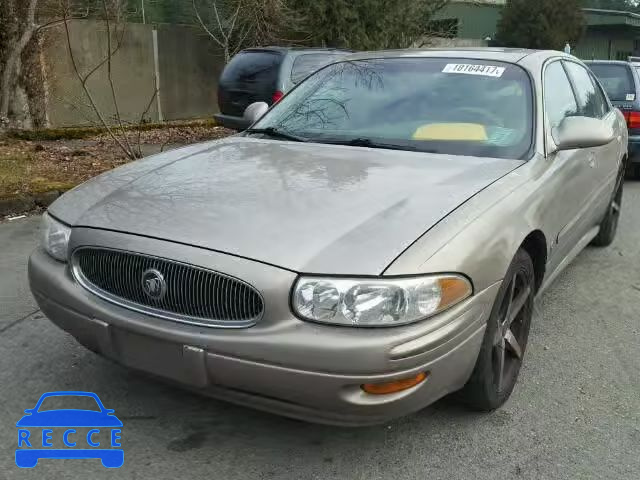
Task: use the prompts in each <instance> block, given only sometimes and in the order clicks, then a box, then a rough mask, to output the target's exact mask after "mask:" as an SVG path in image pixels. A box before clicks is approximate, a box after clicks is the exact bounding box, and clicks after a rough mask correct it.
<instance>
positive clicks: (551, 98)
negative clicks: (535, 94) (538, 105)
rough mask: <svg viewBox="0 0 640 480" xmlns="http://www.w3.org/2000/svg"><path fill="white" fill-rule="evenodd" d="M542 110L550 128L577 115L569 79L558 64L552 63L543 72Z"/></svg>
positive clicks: (576, 106)
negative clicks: (545, 114) (545, 113)
mask: <svg viewBox="0 0 640 480" xmlns="http://www.w3.org/2000/svg"><path fill="white" fill-rule="evenodd" d="M544 108H545V111H546V112H547V118H548V119H549V124H550V126H551V128H554V127H557V126H558V125H560V122H562V120H564V119H565V118H566V117H573V116H576V115H577V114H578V105H577V104H576V99H575V97H574V96H573V90H572V89H571V84H570V83H569V78H568V77H567V74H566V73H565V71H564V68H562V64H561V63H560V62H554V63H552V64H551V65H549V66H548V67H547V69H546V70H545V72H544Z"/></svg>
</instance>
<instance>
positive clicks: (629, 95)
mask: <svg viewBox="0 0 640 480" xmlns="http://www.w3.org/2000/svg"><path fill="white" fill-rule="evenodd" d="M635 99H636V94H635V93H627V102H633V101H634V100H635Z"/></svg>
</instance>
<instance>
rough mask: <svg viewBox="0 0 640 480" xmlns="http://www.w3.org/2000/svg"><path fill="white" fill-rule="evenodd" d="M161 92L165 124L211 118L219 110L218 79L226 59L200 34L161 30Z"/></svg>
mask: <svg viewBox="0 0 640 480" xmlns="http://www.w3.org/2000/svg"><path fill="white" fill-rule="evenodd" d="M158 52H159V65H160V81H161V84H160V89H161V91H162V95H161V103H162V113H163V115H164V118H165V120H182V119H188V118H198V117H210V116H212V115H213V114H214V113H217V112H218V111H219V110H218V93H217V92H218V79H219V78H220V74H221V73H222V69H223V68H224V57H223V56H222V52H221V51H220V50H216V49H214V48H213V44H212V42H211V41H210V40H209V38H208V37H207V36H205V35H203V34H201V33H200V32H199V31H198V30H195V29H191V28H185V27H175V26H172V25H171V26H162V27H159V29H158Z"/></svg>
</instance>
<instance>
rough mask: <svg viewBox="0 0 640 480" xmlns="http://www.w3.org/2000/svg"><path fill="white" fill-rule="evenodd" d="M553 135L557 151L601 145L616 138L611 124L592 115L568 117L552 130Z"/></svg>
mask: <svg viewBox="0 0 640 480" xmlns="http://www.w3.org/2000/svg"><path fill="white" fill-rule="evenodd" d="M551 135H552V136H553V141H554V142H555V144H556V150H557V151H560V150H573V149H576V148H591V147H601V146H602V145H607V144H608V143H611V142H612V141H613V138H614V134H613V129H612V128H611V127H610V126H608V125H607V124H606V123H605V122H603V121H602V120H599V119H597V118H590V117H567V118H565V119H564V120H563V121H562V122H561V123H560V125H558V127H556V128H554V129H553V130H552V132H551Z"/></svg>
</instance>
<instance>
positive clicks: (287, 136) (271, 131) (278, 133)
mask: <svg viewBox="0 0 640 480" xmlns="http://www.w3.org/2000/svg"><path fill="white" fill-rule="evenodd" d="M244 132H245V133H257V134H262V135H268V136H269V137H273V138H281V139H283V140H291V141H293V142H308V141H309V140H308V139H307V138H304V137H299V136H298V135H293V134H292V133H287V132H284V131H282V130H278V129H277V128H275V127H267V128H249V129H247V130H245V131H244Z"/></svg>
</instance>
